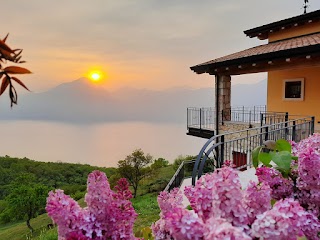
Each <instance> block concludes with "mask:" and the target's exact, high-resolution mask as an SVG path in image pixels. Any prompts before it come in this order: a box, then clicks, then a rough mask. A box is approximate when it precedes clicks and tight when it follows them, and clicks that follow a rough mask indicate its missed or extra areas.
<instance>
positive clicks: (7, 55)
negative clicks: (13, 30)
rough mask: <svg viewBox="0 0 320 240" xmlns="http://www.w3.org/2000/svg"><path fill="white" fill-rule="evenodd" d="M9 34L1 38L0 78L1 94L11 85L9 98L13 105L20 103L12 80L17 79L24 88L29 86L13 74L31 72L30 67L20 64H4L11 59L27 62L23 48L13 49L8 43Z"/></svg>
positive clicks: (14, 61)
mask: <svg viewBox="0 0 320 240" xmlns="http://www.w3.org/2000/svg"><path fill="white" fill-rule="evenodd" d="M8 35H9V34H7V36H6V37H5V38H4V39H2V40H1V39H0V80H1V79H2V83H1V87H0V95H2V94H3V93H4V91H5V90H6V89H7V87H8V86H9V98H10V101H11V107H12V105H13V104H17V103H18V94H17V91H16V89H15V87H14V86H13V84H12V82H13V81H15V82H16V83H18V84H19V85H21V86H22V87H23V88H25V89H27V90H28V91H29V89H28V88H27V86H26V85H25V84H24V83H23V82H22V81H21V80H20V79H18V78H17V77H13V76H11V75H15V74H28V73H31V72H30V71H29V70H28V69H26V68H22V67H18V66H7V67H3V66H2V64H3V63H5V62H7V61H10V62H13V63H25V61H22V60H21V57H22V56H21V53H22V49H12V48H10V47H9V46H8V45H7V44H6V40H7V38H8Z"/></svg>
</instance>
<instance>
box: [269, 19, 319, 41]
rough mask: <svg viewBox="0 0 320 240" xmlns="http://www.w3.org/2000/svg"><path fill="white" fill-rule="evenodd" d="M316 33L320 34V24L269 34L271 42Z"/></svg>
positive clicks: (308, 24)
mask: <svg viewBox="0 0 320 240" xmlns="http://www.w3.org/2000/svg"><path fill="white" fill-rule="evenodd" d="M315 32H320V22H315V23H306V24H305V25H302V26H297V27H291V28H288V29H284V30H280V31H277V32H274V33H269V42H273V41H277V40H280V39H285V38H291V37H296V36H300V35H305V34H310V33H315Z"/></svg>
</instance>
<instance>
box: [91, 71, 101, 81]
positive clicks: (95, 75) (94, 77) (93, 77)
mask: <svg viewBox="0 0 320 240" xmlns="http://www.w3.org/2000/svg"><path fill="white" fill-rule="evenodd" d="M90 78H91V80H93V81H99V80H100V78H101V74H99V73H97V72H94V73H91V75H90Z"/></svg>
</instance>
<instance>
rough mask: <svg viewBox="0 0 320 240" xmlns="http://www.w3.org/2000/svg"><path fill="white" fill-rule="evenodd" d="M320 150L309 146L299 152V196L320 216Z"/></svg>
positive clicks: (308, 207)
mask: <svg viewBox="0 0 320 240" xmlns="http://www.w3.org/2000/svg"><path fill="white" fill-rule="evenodd" d="M319 169H320V152H319V151H317V150H315V149H314V148H311V147H309V148H307V149H305V150H304V151H303V152H300V153H299V163H298V178H297V188H298V191H297V198H298V199H299V201H300V203H301V205H303V206H305V207H306V209H308V210H309V211H310V212H312V213H313V214H315V215H316V216H318V217H319V216H320V171H319Z"/></svg>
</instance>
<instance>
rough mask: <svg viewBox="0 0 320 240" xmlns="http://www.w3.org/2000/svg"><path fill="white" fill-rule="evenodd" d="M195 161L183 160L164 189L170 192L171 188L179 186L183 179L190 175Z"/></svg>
mask: <svg viewBox="0 0 320 240" xmlns="http://www.w3.org/2000/svg"><path fill="white" fill-rule="evenodd" d="M195 161H196V160H191V161H183V162H182V163H181V164H180V166H179V167H178V169H177V171H176V172H175V174H174V175H173V177H172V178H171V180H170V182H169V183H168V185H167V186H166V188H165V189H164V190H165V191H169V192H170V191H171V190H172V189H173V188H176V187H180V186H181V183H182V181H183V179H185V178H186V177H191V176H192V170H193V166H194V163H195Z"/></svg>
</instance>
